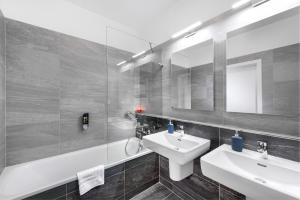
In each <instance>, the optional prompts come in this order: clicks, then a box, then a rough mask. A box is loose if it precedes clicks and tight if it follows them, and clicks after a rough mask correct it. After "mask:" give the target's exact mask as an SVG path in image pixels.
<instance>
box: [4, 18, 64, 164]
mask: <svg viewBox="0 0 300 200" xmlns="http://www.w3.org/2000/svg"><path fill="white" fill-rule="evenodd" d="M6 27H7V38H6V39H7V42H6V43H7V44H6V48H7V49H6V51H7V56H6V64H7V72H6V75H7V77H6V80H7V81H6V87H7V88H6V90H7V104H6V105H7V108H6V109H7V115H6V117H7V118H6V121H7V124H6V127H7V148H6V151H7V165H13V164H17V163H21V162H25V161H30V160H35V159H39V158H44V157H47V156H52V155H57V154H58V153H59V143H58V142H59V84H58V82H59V79H58V76H59V67H60V65H59V64H60V62H59V57H58V56H57V54H56V50H57V49H56V45H57V34H56V33H53V32H50V31H46V30H44V29H40V28H37V27H34V26H30V25H26V24H23V23H20V22H16V21H13V20H6Z"/></svg>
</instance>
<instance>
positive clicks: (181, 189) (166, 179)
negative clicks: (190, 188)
mask: <svg viewBox="0 0 300 200" xmlns="http://www.w3.org/2000/svg"><path fill="white" fill-rule="evenodd" d="M162 178H163V177H162ZM163 179H164V180H165V181H166V182H168V183H169V184H171V185H172V186H173V187H175V188H177V190H179V191H180V192H181V193H183V194H185V195H187V196H188V197H190V198H191V199H194V198H193V197H192V196H190V195H189V194H188V193H186V192H184V191H183V190H182V189H180V188H179V187H177V186H176V185H174V184H173V183H170V182H169V181H168V180H167V179H165V178H163ZM171 191H173V190H171ZM173 192H174V191H173ZM174 193H175V192H174ZM175 194H176V193H175ZM177 196H178V195H177ZM181 199H182V198H181Z"/></svg>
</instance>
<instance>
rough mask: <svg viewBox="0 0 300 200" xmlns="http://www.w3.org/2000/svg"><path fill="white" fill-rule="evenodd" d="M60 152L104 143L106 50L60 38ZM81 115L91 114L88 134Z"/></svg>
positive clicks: (83, 41)
mask: <svg viewBox="0 0 300 200" xmlns="http://www.w3.org/2000/svg"><path fill="white" fill-rule="evenodd" d="M58 55H59V58H60V76H59V77H60V135H61V152H62V153H65V152H70V151H74V150H78V149H83V148H87V147H91V146H96V145H101V144H104V143H106V141H107V114H106V113H107V109H106V97H107V76H106V75H107V68H106V47H105V46H101V45H99V44H96V43H92V42H88V41H85V40H82V39H78V38H74V37H70V36H67V35H63V34H60V35H59V46H58ZM83 113H90V126H89V129H88V130H87V131H83V129H82V127H81V117H82V114H83Z"/></svg>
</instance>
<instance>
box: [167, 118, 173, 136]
mask: <svg viewBox="0 0 300 200" xmlns="http://www.w3.org/2000/svg"><path fill="white" fill-rule="evenodd" d="M168 133H170V134H172V133H174V125H173V124H172V121H171V120H170V122H169V124H168Z"/></svg>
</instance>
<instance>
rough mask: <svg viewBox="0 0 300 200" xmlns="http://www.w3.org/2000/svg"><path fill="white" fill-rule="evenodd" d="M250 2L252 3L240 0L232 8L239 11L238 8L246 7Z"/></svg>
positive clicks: (247, 0)
mask: <svg viewBox="0 0 300 200" xmlns="http://www.w3.org/2000/svg"><path fill="white" fill-rule="evenodd" d="M250 1H251V0H240V1H238V2H236V3H234V4H233V5H232V6H231V7H232V8H233V9H237V8H239V7H241V6H243V5H245V4H247V3H250Z"/></svg>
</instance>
